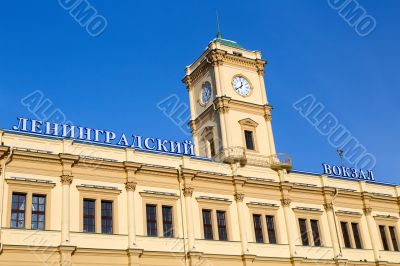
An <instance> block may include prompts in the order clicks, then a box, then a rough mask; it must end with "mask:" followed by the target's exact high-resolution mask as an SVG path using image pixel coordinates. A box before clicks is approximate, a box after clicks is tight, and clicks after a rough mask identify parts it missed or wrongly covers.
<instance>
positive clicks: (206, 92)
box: [201, 82, 211, 105]
mask: <svg viewBox="0 0 400 266" xmlns="http://www.w3.org/2000/svg"><path fill="white" fill-rule="evenodd" d="M210 98H211V84H210V82H206V83H204V84H203V88H202V89H201V104H202V105H206V104H207V103H208V101H209V100H210Z"/></svg>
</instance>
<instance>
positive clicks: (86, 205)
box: [83, 199, 96, 233]
mask: <svg viewBox="0 0 400 266" xmlns="http://www.w3.org/2000/svg"><path fill="white" fill-rule="evenodd" d="M95 203H96V201H95V200H92V199H84V200H83V232H88V233H94V232H96V226H95V221H96V216H95Z"/></svg>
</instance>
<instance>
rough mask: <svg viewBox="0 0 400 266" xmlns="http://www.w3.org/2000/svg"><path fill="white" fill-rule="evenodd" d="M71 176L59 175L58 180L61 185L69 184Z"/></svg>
mask: <svg viewBox="0 0 400 266" xmlns="http://www.w3.org/2000/svg"><path fill="white" fill-rule="evenodd" d="M73 178H74V177H73V176H72V175H61V176H60V182H61V184H63V185H71V183H72V180H73Z"/></svg>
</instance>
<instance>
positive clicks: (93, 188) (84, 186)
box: [76, 184, 121, 194]
mask: <svg viewBox="0 0 400 266" xmlns="http://www.w3.org/2000/svg"><path fill="white" fill-rule="evenodd" d="M76 188H77V189H78V190H79V191H89V192H96V193H109V194H121V190H120V189H118V188H117V187H105V186H97V185H87V184H81V185H77V186H76Z"/></svg>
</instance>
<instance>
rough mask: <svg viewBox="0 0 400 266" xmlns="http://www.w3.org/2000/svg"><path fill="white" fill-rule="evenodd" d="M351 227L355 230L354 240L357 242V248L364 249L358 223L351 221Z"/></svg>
mask: <svg viewBox="0 0 400 266" xmlns="http://www.w3.org/2000/svg"><path fill="white" fill-rule="evenodd" d="M351 229H352V230H353V236H354V242H355V244H356V248H358V249H362V245H361V238H360V230H358V224H357V223H351Z"/></svg>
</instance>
